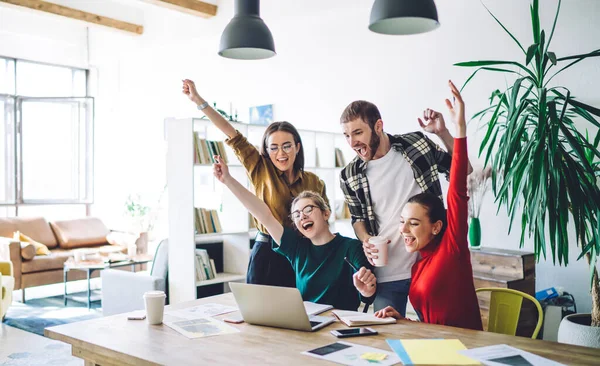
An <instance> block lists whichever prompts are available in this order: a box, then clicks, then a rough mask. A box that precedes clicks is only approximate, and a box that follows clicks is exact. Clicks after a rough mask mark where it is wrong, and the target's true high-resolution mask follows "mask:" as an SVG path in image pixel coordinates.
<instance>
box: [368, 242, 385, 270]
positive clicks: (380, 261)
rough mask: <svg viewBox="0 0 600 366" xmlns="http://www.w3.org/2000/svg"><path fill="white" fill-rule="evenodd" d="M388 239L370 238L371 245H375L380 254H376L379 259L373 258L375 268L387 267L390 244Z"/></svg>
mask: <svg viewBox="0 0 600 366" xmlns="http://www.w3.org/2000/svg"><path fill="white" fill-rule="evenodd" d="M387 242H388V241H387V239H386V238H384V237H382V236H373V237H371V238H369V244H372V245H374V246H375V247H374V248H373V249H377V250H378V252H377V253H374V255H376V256H377V258H372V261H373V263H374V264H375V267H383V266H385V265H387V261H388V243H387Z"/></svg>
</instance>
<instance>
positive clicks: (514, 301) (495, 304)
mask: <svg viewBox="0 0 600 366" xmlns="http://www.w3.org/2000/svg"><path fill="white" fill-rule="evenodd" d="M475 292H477V293H480V292H490V310H489V314H488V329H487V330H488V332H494V333H501V334H508V335H513V336H514V335H515V334H516V333H517V325H518V323H519V316H520V314H521V305H522V304H523V299H524V298H525V299H527V300H529V301H531V302H533V303H534V305H535V307H536V308H537V312H538V321H537V325H536V327H535V329H534V331H533V334H532V335H531V338H533V339H535V338H537V335H538V333H539V331H540V328H541V327H542V322H543V320H544V313H543V311H542V306H541V305H540V303H539V302H538V301H537V300H536V299H535V297H533V296H531V295H529V294H526V293H524V292H521V291H517V290H513V289H508V288H496V287H482V288H478V289H476V290H475Z"/></svg>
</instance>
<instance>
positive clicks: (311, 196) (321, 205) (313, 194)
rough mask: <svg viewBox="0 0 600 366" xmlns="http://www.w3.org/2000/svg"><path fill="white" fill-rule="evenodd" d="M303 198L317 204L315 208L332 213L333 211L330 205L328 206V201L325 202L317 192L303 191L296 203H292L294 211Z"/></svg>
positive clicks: (295, 200)
mask: <svg viewBox="0 0 600 366" xmlns="http://www.w3.org/2000/svg"><path fill="white" fill-rule="evenodd" d="M303 198H308V199H310V200H311V201H313V203H314V204H315V206H317V207H318V208H320V209H321V211H323V212H324V211H330V212H331V209H330V208H329V205H328V204H327V201H325V199H323V197H322V196H321V195H320V194H318V193H317V192H314V191H302V192H300V194H299V195H298V196H297V197H296V198H294V201H292V207H291V208H292V209H293V208H294V206H295V205H296V203H297V202H298V201H300V200H301V199H303Z"/></svg>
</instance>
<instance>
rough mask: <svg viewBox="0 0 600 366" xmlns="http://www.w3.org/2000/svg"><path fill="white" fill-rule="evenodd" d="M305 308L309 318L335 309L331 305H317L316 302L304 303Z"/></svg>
mask: <svg viewBox="0 0 600 366" xmlns="http://www.w3.org/2000/svg"><path fill="white" fill-rule="evenodd" d="M304 308H305V309H306V314H308V316H311V315H317V314H321V313H324V312H326V311H327V310H329V309H333V306H331V305H324V304H317V303H316V302H310V301H304Z"/></svg>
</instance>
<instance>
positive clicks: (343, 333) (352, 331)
mask: <svg viewBox="0 0 600 366" xmlns="http://www.w3.org/2000/svg"><path fill="white" fill-rule="evenodd" d="M331 334H333V335H334V336H336V337H338V338H347V337H363V336H370V335H375V334H377V331H376V330H375V329H372V328H347V329H336V330H332V331H331Z"/></svg>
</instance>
